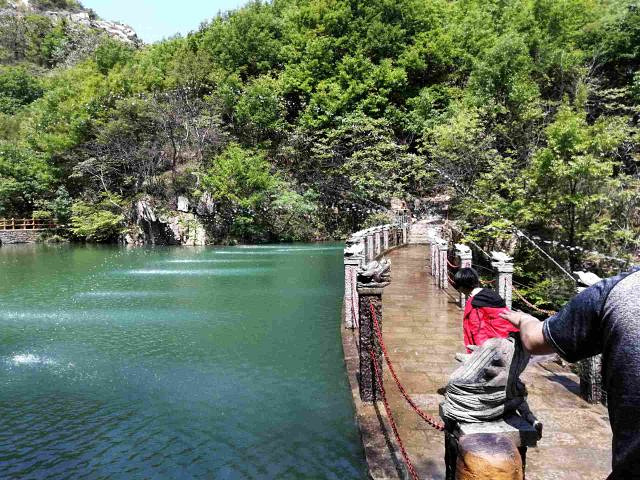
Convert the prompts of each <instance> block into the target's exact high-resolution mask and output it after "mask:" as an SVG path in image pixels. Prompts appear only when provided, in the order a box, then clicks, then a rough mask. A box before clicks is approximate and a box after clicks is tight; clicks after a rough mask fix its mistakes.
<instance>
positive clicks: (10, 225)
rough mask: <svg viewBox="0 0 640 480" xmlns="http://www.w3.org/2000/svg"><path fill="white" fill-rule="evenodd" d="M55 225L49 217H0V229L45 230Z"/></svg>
mask: <svg viewBox="0 0 640 480" xmlns="http://www.w3.org/2000/svg"><path fill="white" fill-rule="evenodd" d="M57 226H58V224H57V223H56V222H55V221H54V220H52V219H50V218H0V230H47V229H49V228H56V227H57Z"/></svg>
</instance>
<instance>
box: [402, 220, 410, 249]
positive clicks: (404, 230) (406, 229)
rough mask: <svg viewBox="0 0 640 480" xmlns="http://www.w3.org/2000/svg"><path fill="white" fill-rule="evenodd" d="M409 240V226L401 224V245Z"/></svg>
mask: <svg viewBox="0 0 640 480" xmlns="http://www.w3.org/2000/svg"><path fill="white" fill-rule="evenodd" d="M408 241H409V227H408V226H407V224H406V223H405V224H403V225H402V245H406V244H407V242H408Z"/></svg>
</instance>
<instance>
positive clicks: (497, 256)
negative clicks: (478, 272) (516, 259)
mask: <svg viewBox="0 0 640 480" xmlns="http://www.w3.org/2000/svg"><path fill="white" fill-rule="evenodd" d="M491 256H492V260H493V261H492V262H491V265H492V266H493V268H495V270H496V291H497V292H498V295H500V296H501V297H502V298H504V301H505V303H506V304H507V307H509V308H511V303H512V295H513V291H512V290H513V259H512V258H511V257H509V256H508V255H507V254H505V253H502V252H491Z"/></svg>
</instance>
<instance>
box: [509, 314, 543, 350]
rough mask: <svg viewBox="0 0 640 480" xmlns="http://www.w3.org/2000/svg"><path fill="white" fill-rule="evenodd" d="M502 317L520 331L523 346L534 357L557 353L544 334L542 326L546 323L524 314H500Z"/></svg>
mask: <svg viewBox="0 0 640 480" xmlns="http://www.w3.org/2000/svg"><path fill="white" fill-rule="evenodd" d="M500 317H502V318H504V319H505V320H508V321H509V322H511V323H512V324H513V326H514V327H516V328H518V329H519V330H520V338H521V339H522V345H523V346H524V348H525V350H527V351H528V352H529V353H532V354H533V355H545V354H548V353H555V350H554V349H553V347H552V346H551V345H549V344H548V343H547V340H546V339H545V337H544V334H543V333H542V325H544V322H541V321H540V320H538V319H537V318H535V317H532V316H531V315H527V314H526V313H523V312H512V311H508V312H503V313H501V314H500Z"/></svg>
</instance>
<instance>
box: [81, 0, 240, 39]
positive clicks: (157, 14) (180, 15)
mask: <svg viewBox="0 0 640 480" xmlns="http://www.w3.org/2000/svg"><path fill="white" fill-rule="evenodd" d="M81 2H82V4H83V5H84V6H85V7H87V8H93V9H94V10H95V11H96V12H97V14H98V15H100V17H102V18H103V19H105V20H114V21H118V22H122V23H125V24H127V25H129V26H130V27H132V28H133V29H134V30H135V31H136V32H137V33H138V36H139V37H140V38H142V39H143V40H144V41H145V42H147V43H151V42H155V41H157V40H162V39H163V38H166V37H170V36H171V35H174V34H176V33H182V34H183V35H184V34H187V33H189V32H190V31H192V30H196V29H197V28H198V27H199V26H200V23H202V22H203V21H204V20H209V19H211V18H212V17H215V16H216V14H217V13H218V12H219V11H223V12H224V11H227V10H233V9H234V8H237V7H239V6H242V5H244V4H245V3H247V2H248V0H178V1H176V0H81Z"/></svg>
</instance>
